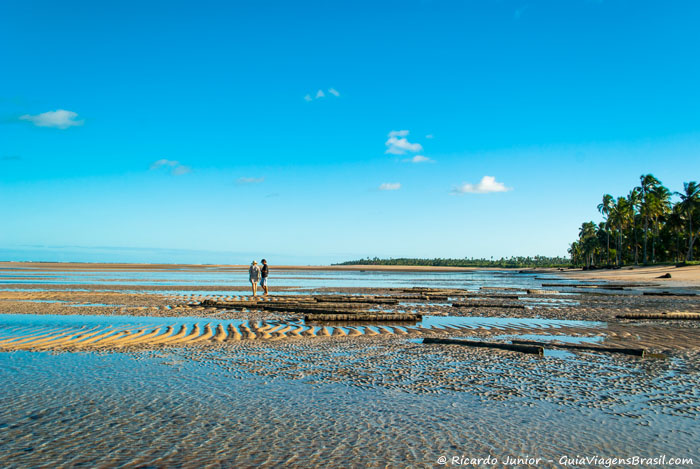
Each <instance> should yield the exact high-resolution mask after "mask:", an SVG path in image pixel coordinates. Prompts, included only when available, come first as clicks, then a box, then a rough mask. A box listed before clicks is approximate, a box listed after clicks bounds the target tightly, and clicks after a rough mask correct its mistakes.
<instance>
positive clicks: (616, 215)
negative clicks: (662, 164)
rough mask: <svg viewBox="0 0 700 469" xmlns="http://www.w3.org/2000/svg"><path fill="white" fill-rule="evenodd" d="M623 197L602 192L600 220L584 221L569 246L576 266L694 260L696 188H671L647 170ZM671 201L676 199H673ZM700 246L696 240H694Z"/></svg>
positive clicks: (699, 192) (698, 231)
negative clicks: (679, 190) (574, 239)
mask: <svg viewBox="0 0 700 469" xmlns="http://www.w3.org/2000/svg"><path fill="white" fill-rule="evenodd" d="M639 181H640V184H639V186H637V187H635V188H633V189H632V190H631V191H630V192H629V193H628V194H627V195H626V196H621V197H617V198H614V197H613V196H611V195H610V194H605V195H604V196H603V200H602V202H601V203H600V204H599V205H598V211H599V212H600V213H601V214H602V215H603V218H604V221H602V222H600V223H599V224H597V225H596V224H595V223H594V222H592V221H590V222H586V223H583V224H582V225H581V228H580V229H579V238H578V240H577V241H574V242H573V243H572V244H571V247H570V248H569V254H571V261H572V263H573V264H574V265H581V266H585V267H589V268H590V267H592V266H603V265H607V266H610V265H617V266H620V265H623V264H631V263H634V264H639V263H642V264H648V263H655V262H680V261H683V260H685V261H692V260H693V258H694V257H693V256H695V258H697V255H698V252H697V251H698V249H697V246H696V245H695V240H696V239H697V237H698V235H700V186H699V185H698V184H697V182H695V181H691V182H686V183H683V191H682V192H673V193H672V192H671V191H670V190H669V189H668V188H666V187H664V185H663V184H661V181H659V180H658V179H656V178H655V177H654V176H653V175H651V174H643V175H642V176H640V178H639ZM673 199H676V201H675V202H674V201H673ZM698 244H700V243H698Z"/></svg>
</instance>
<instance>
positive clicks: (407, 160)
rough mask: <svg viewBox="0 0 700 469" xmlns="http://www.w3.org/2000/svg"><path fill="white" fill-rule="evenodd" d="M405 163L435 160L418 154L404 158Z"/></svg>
mask: <svg viewBox="0 0 700 469" xmlns="http://www.w3.org/2000/svg"><path fill="white" fill-rule="evenodd" d="M403 162H404V163H432V162H433V160H431V159H430V158H428V157H427V156H423V155H416V156H414V157H413V158H406V159H405V160H403Z"/></svg>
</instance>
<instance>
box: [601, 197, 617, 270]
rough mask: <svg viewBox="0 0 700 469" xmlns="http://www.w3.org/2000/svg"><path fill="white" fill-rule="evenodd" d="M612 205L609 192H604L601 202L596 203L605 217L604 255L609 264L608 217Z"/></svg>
mask: <svg viewBox="0 0 700 469" xmlns="http://www.w3.org/2000/svg"><path fill="white" fill-rule="evenodd" d="M613 205H614V201H613V196H612V195H610V194H605V195H604V196H603V202H602V203H600V204H598V211H599V212H600V213H601V214H602V215H603V216H604V217H605V228H606V229H605V233H606V235H607V240H606V245H607V247H606V250H605V253H606V257H607V263H608V264H610V225H609V223H608V219H609V218H610V210H612V208H613Z"/></svg>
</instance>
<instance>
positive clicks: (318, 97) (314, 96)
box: [304, 88, 340, 102]
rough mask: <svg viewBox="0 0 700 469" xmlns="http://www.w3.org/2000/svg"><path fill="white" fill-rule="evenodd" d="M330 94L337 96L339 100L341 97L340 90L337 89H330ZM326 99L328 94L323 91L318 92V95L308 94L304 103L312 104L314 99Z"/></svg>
mask: <svg viewBox="0 0 700 469" xmlns="http://www.w3.org/2000/svg"><path fill="white" fill-rule="evenodd" d="M328 92H329V93H330V94H332V95H333V96H335V97H336V98H338V97H339V96H340V92H339V91H338V90H336V89H335V88H328ZM325 97H326V93H324V92H323V90H318V91H317V92H316V94H314V95H312V94H311V93H310V94H307V95H306V96H304V101H306V102H311V101H313V100H314V99H322V98H325Z"/></svg>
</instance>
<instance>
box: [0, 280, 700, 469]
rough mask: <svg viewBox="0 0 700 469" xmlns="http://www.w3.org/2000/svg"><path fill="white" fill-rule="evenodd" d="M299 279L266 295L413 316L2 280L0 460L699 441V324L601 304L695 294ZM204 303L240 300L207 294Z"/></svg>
mask: <svg viewBox="0 0 700 469" xmlns="http://www.w3.org/2000/svg"><path fill="white" fill-rule="evenodd" d="M134 269H135V271H136V273H135V274H134V276H135V277H138V272H137V271H138V269H137V268H134ZM305 275H310V276H313V273H306V274H305ZM27 278H32V277H31V276H28V277H27ZM504 278H505V279H506V281H510V278H509V277H504ZM195 279H196V278H195ZM136 280H138V279H137V278H136V279H135V281H136ZM299 280H300V282H302V283H301V284H300V285H298V286H296V287H292V286H288V287H285V292H282V291H281V290H278V291H276V292H275V296H276V298H273V299H272V300H271V301H278V302H285V301H286V302H294V301H300V300H299V299H298V298H297V297H298V295H300V294H302V293H304V294H309V293H320V294H345V295H349V294H352V295H355V294H371V295H386V296H392V295H393V297H395V298H400V299H401V301H400V302H399V303H398V304H395V305H384V306H382V307H381V310H382V311H385V312H387V313H392V312H413V313H417V314H422V315H423V319H422V321H420V322H417V323H391V322H386V323H385V322H382V323H372V324H370V323H318V324H316V323H306V322H304V321H303V319H302V317H301V315H299V314H294V313H293V312H290V311H267V310H265V309H264V308H261V307H255V306H254V304H252V303H251V300H252V299H251V298H250V297H249V296H247V293H246V291H245V290H243V289H242V288H240V289H238V290H236V288H237V287H230V289H227V288H220V286H212V285H199V286H198V285H197V284H196V282H190V283H191V284H189V285H187V289H186V290H185V291H183V290H182V288H180V287H177V286H176V285H161V286H159V287H158V288H152V286H151V285H149V286H145V285H142V286H141V287H142V288H141V287H136V288H135V287H134V283H135V282H131V283H130V284H129V285H121V286H119V285H114V284H112V286H107V283H102V284H92V285H89V284H81V285H80V288H76V287H74V286H71V285H68V284H60V283H59V284H56V283H54V284H51V285H48V284H46V285H41V284H36V283H34V284H31V285H29V284H17V283H5V284H4V285H0V313H2V314H0V462H1V463H2V465H3V466H7V467H36V466H41V465H48V466H59V465H63V466H76V465H87V466H104V467H112V466H121V465H126V466H128V467H139V466H153V467H163V466H184V467H198V466H204V465H211V466H215V467H220V466H222V467H231V466H257V465H267V466H279V465H288V466H290V467H313V466H320V465H327V466H334V467H335V466H340V467H367V466H370V467H377V466H381V467H384V466H388V467H406V466H419V467H421V466H434V465H435V463H436V461H437V458H438V457H439V456H442V455H445V456H447V457H449V458H451V457H452V456H471V457H486V456H489V455H491V456H493V457H497V458H500V459H501V460H502V459H503V458H505V457H506V456H511V457H523V456H525V455H530V456H536V457H543V458H545V459H551V461H552V462H551V463H550V462H546V461H545V463H543V464H542V465H541V467H556V466H557V463H556V461H557V459H558V458H559V457H561V456H566V455H568V456H576V455H579V456H585V455H599V456H609V457H623V456H625V457H626V456H634V455H639V456H643V457H656V456H658V455H660V454H666V455H668V456H669V457H686V456H696V455H695V454H694V453H696V452H697V451H696V449H695V448H696V446H697V444H696V442H697V441H700V431H698V429H697V425H696V420H697V418H698V417H699V416H700V406H699V404H698V403H699V402H700V399H698V397H699V396H698V391H697V390H698V383H700V379H699V378H700V375H699V374H698V372H699V371H700V370H699V367H698V363H700V362H699V361H698V358H700V352H699V350H700V330H699V329H698V324H697V321H687V322H680V321H644V320H639V321H638V320H632V321H630V320H620V319H617V318H616V317H615V316H616V315H617V314H619V313H620V312H654V311H688V312H698V311H699V310H700V299H698V298H697V297H692V296H687V297H677V298H665V297H644V296H642V295H641V294H639V292H638V291H635V290H629V291H627V290H624V289H623V290H622V291H605V289H597V290H596V291H594V290H593V289H581V288H571V289H567V288H559V289H556V290H552V289H547V287H543V286H541V285H540V288H539V289H537V290H534V289H533V290H531V291H527V290H528V288H530V287H531V286H532V284H533V282H532V280H531V279H530V280H528V281H527V282H526V283H523V284H522V286H520V287H518V281H519V280H518V278H516V277H513V279H512V283H513V285H512V286H510V287H504V286H500V287H498V288H495V289H489V288H484V289H483V290H479V289H478V286H476V287H474V288H473V289H472V290H471V291H466V290H465V291H457V290H454V291H452V292H451V293H448V292H447V291H446V290H444V289H443V290H442V291H441V292H440V291H438V290H435V289H433V290H432V291H427V290H426V292H427V293H425V292H424V293H420V294H419V293H415V292H409V293H405V292H402V291H400V290H401V289H395V288H393V289H392V288H387V287H381V288H368V287H347V288H339V287H334V288H332V289H331V288H314V289H306V290H304V289H305V286H304V285H303V279H301V278H300V279H299ZM9 281H14V280H8V282H9ZM499 281H500V282H501V285H502V283H503V279H502V278H501V279H500V280H499ZM542 283H544V281H543V282H542ZM18 285H19V286H18ZM526 285H527V286H526ZM481 286H483V287H488V286H489V285H487V284H484V285H481ZM295 295H296V296H295ZM430 295H433V296H435V295H437V297H439V299H437V300H436V299H430ZM443 296H444V298H443ZM207 299H210V300H214V301H215V302H217V301H218V302H221V301H224V302H226V301H228V302H231V301H239V302H240V305H245V306H241V307H240V308H238V307H233V308H216V307H209V306H203V305H202V304H201V302H202V301H203V300H207ZM470 301H471V302H473V303H472V304H469V302H470ZM452 303H462V304H465V303H466V304H467V306H452ZM474 303H478V304H479V305H478V306H473V304H474ZM512 304H518V305H522V306H523V307H522V308H510V307H506V305H512ZM484 305H485V306H484ZM424 337H452V338H469V339H472V340H486V341H491V340H493V341H509V340H512V339H517V338H526V339H533V338H535V339H537V338H539V339H541V340H543V341H551V340H560V341H562V342H567V341H569V342H570V341H575V342H584V343H591V344H596V345H600V346H607V347H641V348H645V349H647V350H650V351H653V352H663V353H664V354H665V355H666V357H667V358H666V359H655V358H640V357H632V356H626V355H621V354H610V353H604V352H600V351H568V350H560V349H557V348H556V347H546V351H545V355H544V356H543V357H537V356H532V355H525V354H521V353H517V352H508V351H497V350H485V349H476V348H470V347H464V346H459V345H438V344H432V345H428V344H423V343H421V339H422V338H424Z"/></svg>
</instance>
